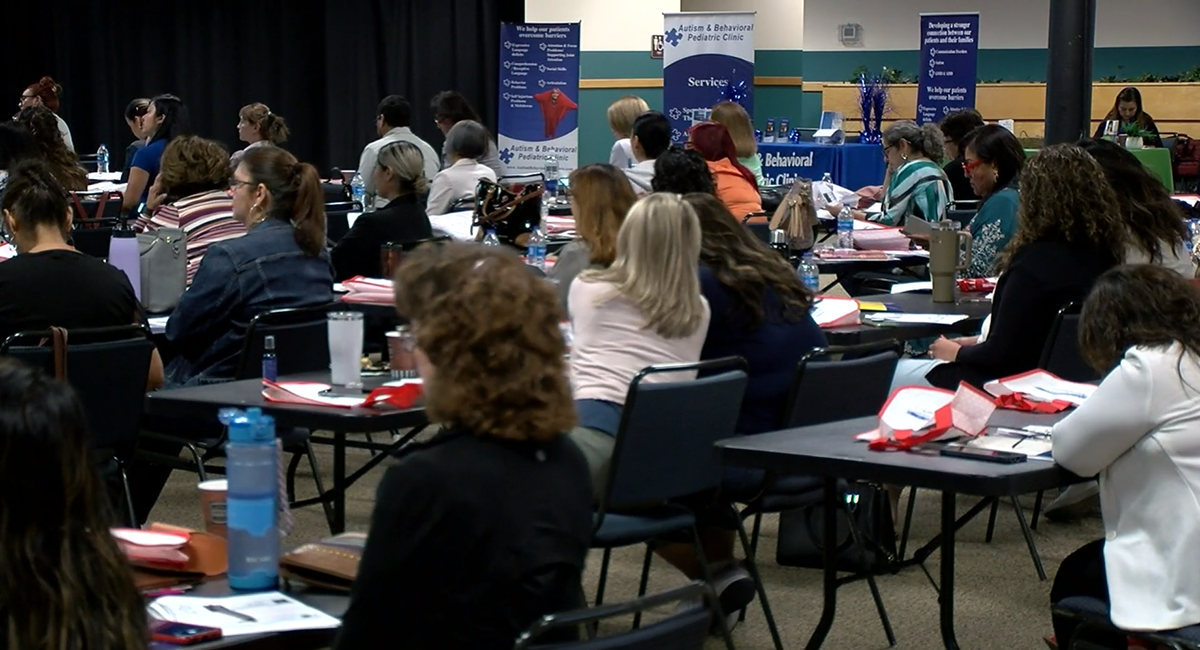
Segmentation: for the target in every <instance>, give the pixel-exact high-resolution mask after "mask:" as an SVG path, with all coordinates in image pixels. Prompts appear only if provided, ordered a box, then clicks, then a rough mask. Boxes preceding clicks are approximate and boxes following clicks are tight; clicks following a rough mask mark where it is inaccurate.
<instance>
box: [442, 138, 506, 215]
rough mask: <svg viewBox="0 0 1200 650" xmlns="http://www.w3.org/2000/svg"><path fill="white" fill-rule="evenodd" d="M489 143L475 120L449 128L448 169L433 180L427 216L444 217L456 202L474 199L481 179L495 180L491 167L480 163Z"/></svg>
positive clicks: (447, 145) (447, 141)
mask: <svg viewBox="0 0 1200 650" xmlns="http://www.w3.org/2000/svg"><path fill="white" fill-rule="evenodd" d="M491 142H492V136H491V134H490V133H488V130H487V129H486V128H484V126H483V125H482V124H480V123H479V122H476V121H475V120H463V121H461V122H459V123H458V124H455V125H454V126H453V127H451V128H450V132H449V133H447V134H446V155H447V156H448V158H449V160H450V166H449V167H447V168H445V169H443V170H442V171H440V172H438V174H437V176H434V177H433V186H432V188H431V189H430V190H429V200H428V201H427V203H426V207H425V212H426V213H428V214H446V213H447V212H450V211H451V210H450V208H451V207H452V206H453V205H454V203H455V202H456V201H458V200H459V199H465V198H471V197H474V196H475V188H476V187H477V186H478V185H479V181H480V179H484V178H486V179H488V180H489V181H495V180H496V172H495V171H492V168H491V167H488V166H486V165H481V164H479V158H480V157H481V156H483V155H484V154H485V153H487V148H488V145H489V144H491Z"/></svg>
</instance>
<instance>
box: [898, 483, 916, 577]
mask: <svg viewBox="0 0 1200 650" xmlns="http://www.w3.org/2000/svg"><path fill="white" fill-rule="evenodd" d="M916 505H917V486H915V485H914V486H912V487H911V488H909V489H908V507H907V508H906V509H905V510H904V532H902V533H901V534H900V552H899V553H898V554H897V555H896V561H897V562H899V561H902V560H904V551H905V550H906V549H907V548H908V530H909V528H910V527H911V526H912V519H913V509H914V508H915V507H916Z"/></svg>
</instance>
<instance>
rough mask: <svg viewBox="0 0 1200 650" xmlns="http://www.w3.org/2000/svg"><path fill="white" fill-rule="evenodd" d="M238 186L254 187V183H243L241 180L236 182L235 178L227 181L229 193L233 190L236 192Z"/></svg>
mask: <svg viewBox="0 0 1200 650" xmlns="http://www.w3.org/2000/svg"><path fill="white" fill-rule="evenodd" d="M239 185H245V186H247V187H249V186H251V185H254V181H243V180H238V179H237V178H230V179H229V191H230V192H232V191H233V190H236V189H237V188H238V186H239Z"/></svg>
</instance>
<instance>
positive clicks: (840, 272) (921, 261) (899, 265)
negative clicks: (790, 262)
mask: <svg viewBox="0 0 1200 650" xmlns="http://www.w3.org/2000/svg"><path fill="white" fill-rule="evenodd" d="M813 261H814V262H816V263H817V270H818V271H820V272H821V273H826V274H828V273H832V274H834V275H836V276H837V278H835V279H834V281H833V282H830V283H829V284H827V285H826V286H824V287H822V288H821V293H825V292H826V291H829V290H830V289H832V288H833V287H834V286H836V285H838V284H840V283H841V282H842V278H848V277H853V276H854V275H855V274H857V273H889V272H891V271H894V270H896V269H901V270H903V269H911V268H916V267H923V266H928V265H929V257H928V256H921V255H904V256H903V257H893V258H889V259H885V260H822V259H819V258H817V257H815V256H814V257H813ZM897 277H900V276H897ZM908 277H911V279H913V280H923V279H926V278H925V277H923V276H922V275H918V274H916V273H911V274H909V276H908Z"/></svg>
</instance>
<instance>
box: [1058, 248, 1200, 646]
mask: <svg viewBox="0 0 1200 650" xmlns="http://www.w3.org/2000/svg"><path fill="white" fill-rule="evenodd" d="M1079 344H1080V352H1081V353H1082V354H1083V356H1084V358H1085V359H1086V360H1087V361H1088V363H1089V364H1091V365H1092V367H1094V368H1096V369H1097V370H1098V371H1100V372H1108V375H1107V376H1106V377H1105V378H1104V381H1103V382H1102V383H1101V384H1100V387H1099V388H1098V389H1097V390H1096V392H1095V394H1093V395H1092V396H1091V397H1089V398H1088V400H1087V401H1086V402H1084V404H1083V405H1082V406H1080V407H1079V408H1078V409H1076V410H1075V412H1074V413H1072V414H1071V415H1069V416H1067V417H1066V418H1065V419H1064V420H1062V421H1061V422H1059V423H1058V425H1056V426H1055V427H1054V431H1053V443H1054V460H1055V461H1056V462H1057V463H1058V464H1060V465H1062V466H1063V467H1065V468H1066V469H1068V470H1070V471H1072V472H1074V473H1076V474H1078V475H1080V476H1093V475H1096V474H1099V478H1100V507H1101V510H1102V513H1103V518H1104V531H1105V535H1104V539H1102V540H1097V541H1095V542H1092V543H1090V544H1088V545H1086V546H1084V547H1083V548H1081V549H1079V550H1078V551H1076V552H1075V553H1073V554H1071V555H1070V556H1068V557H1067V559H1065V560H1064V561H1063V563H1062V565H1061V567H1060V568H1059V571H1058V574H1057V575H1056V576H1055V579H1054V588H1053V590H1052V591H1051V593H1050V597H1051V600H1052V601H1053V602H1058V601H1059V600H1062V599H1063V598H1067V597H1070V596H1091V597H1094V598H1099V599H1101V600H1104V601H1106V602H1109V603H1110V607H1111V610H1110V611H1111V617H1112V621H1113V623H1114V624H1116V625H1117V626H1118V627H1120V628H1122V629H1125V630H1142V631H1145V630H1172V629H1176V628H1181V627H1186V626H1189V625H1195V624H1198V623H1200V562H1197V561H1196V558H1195V553H1196V548H1197V547H1198V546H1200V294H1198V293H1197V291H1196V289H1195V288H1194V287H1193V286H1191V285H1190V284H1189V283H1188V281H1187V280H1184V279H1183V278H1182V277H1180V275H1179V274H1178V273H1176V272H1174V271H1171V270H1169V269H1167V268H1164V267H1161V266H1150V265H1136V266H1121V267H1117V268H1115V269H1112V270H1110V271H1108V272H1107V273H1105V274H1104V275H1103V276H1101V277H1100V279H1099V280H1097V281H1096V284H1095V287H1094V288H1093V289H1092V292H1091V295H1090V296H1089V297H1088V299H1087V301H1086V302H1085V303H1084V307H1083V312H1082V314H1081V316H1080V336H1079ZM1076 627H1077V622H1075V621H1072V620H1070V619H1060V618H1058V617H1055V619H1054V632H1055V636H1056V637H1057V641H1058V644H1059V647H1063V648H1065V647H1068V644H1069V643H1070V642H1071V638H1070V637H1071V635H1072V634H1073V633H1074V632H1075V628H1076ZM1083 634H1084V635H1085V636H1084V637H1083V638H1088V639H1089V640H1091V641H1092V642H1093V643H1097V644H1099V645H1100V646H1101V647H1106V648H1107V647H1114V648H1121V649H1124V648H1125V647H1126V644H1125V638H1124V636H1123V635H1099V636H1097V635H1095V633H1094V632H1092V631H1091V630H1090V629H1089V630H1088V631H1085V632H1083Z"/></svg>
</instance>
